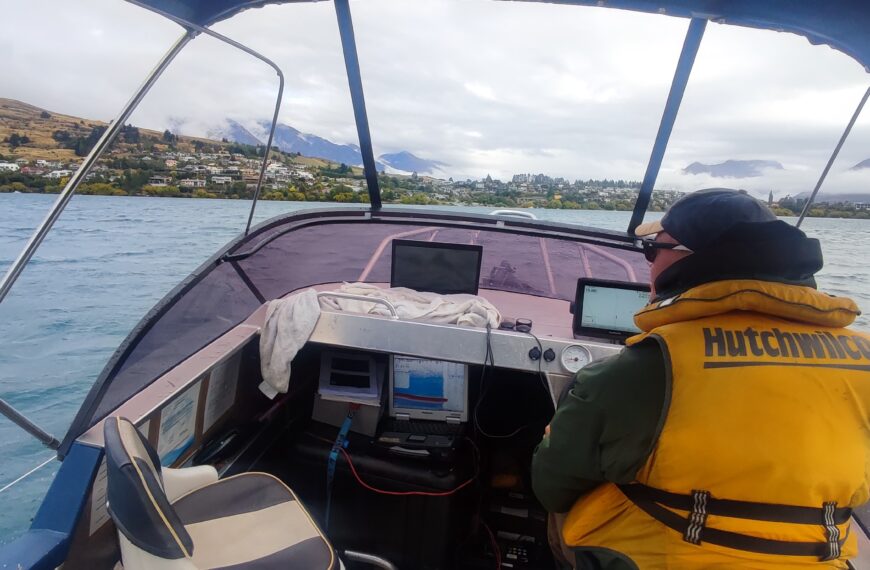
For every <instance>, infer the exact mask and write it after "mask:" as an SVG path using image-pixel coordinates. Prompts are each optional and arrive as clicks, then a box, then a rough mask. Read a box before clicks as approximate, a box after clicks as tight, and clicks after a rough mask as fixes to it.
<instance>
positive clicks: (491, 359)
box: [471, 323, 540, 439]
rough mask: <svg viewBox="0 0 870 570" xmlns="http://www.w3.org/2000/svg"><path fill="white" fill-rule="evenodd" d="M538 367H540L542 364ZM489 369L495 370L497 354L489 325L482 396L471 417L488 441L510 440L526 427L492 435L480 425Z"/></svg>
mask: <svg viewBox="0 0 870 570" xmlns="http://www.w3.org/2000/svg"><path fill="white" fill-rule="evenodd" d="M538 365H539V366H540V363H539V364H538ZM487 367H492V368H495V354H493V351H492V326H491V325H490V324H489V323H487V324H486V355H485V356H484V357H483V368H482V369H481V371H480V383H479V384H480V396H478V398H477V404H475V406H474V412H473V413H472V414H471V415H472V419H474V427H475V429H476V430H477V431H478V433H480V434H481V435H482V436H483V437H486V438H488V439H510V438H512V437H514V436H516V435H517V434H518V433H520V432H521V431H523V430H524V429H525V428H526V426H525V425H521V426H520V427H518V428H517V429H515V430H514V431H512V432H510V433H506V434H491V433H489V432H487V431H486V430H485V429H483V427H482V426H481V425H480V418H479V417H478V412H479V410H480V406H481V404H482V403H483V401H484V400H485V399H486V396H487V394H488V393H489V388H490V386H489V384H486V383H484V380H485V379H486V370H487Z"/></svg>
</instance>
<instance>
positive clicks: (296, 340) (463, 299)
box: [260, 283, 501, 398]
mask: <svg viewBox="0 0 870 570" xmlns="http://www.w3.org/2000/svg"><path fill="white" fill-rule="evenodd" d="M338 291H339V292H341V293H350V294H353V295H362V296H364V297H372V298H378V299H386V300H387V301H389V302H390V303H392V304H393V306H394V307H395V308H396V312H397V313H398V315H399V318H400V319H408V320H420V321H427V322H432V323H441V324H450V325H461V326H468V327H480V328H483V327H485V326H486V324H487V323H489V324H490V326H491V327H492V328H498V324H499V323H500V322H501V315H500V314H499V312H498V309H496V308H495V306H493V304H492V303H490V302H489V301H487V300H486V299H484V298H482V297H478V296H476V295H438V294H436V293H421V292H419V291H414V290H413V289H405V288H403V287H395V288H391V289H381V288H379V287H375V286H374V285H368V284H366V283H345V284H344V285H342V286H341V287H340V288H339V289H338ZM321 307H323V308H324V309H329V310H333V311H346V312H348V313H363V314H372V315H383V316H389V315H390V311H389V309H387V307H385V306H384V305H381V304H378V303H369V302H366V301H358V300H355V299H342V298H339V297H323V298H321V299H320V302H319V303H318V299H317V291H315V290H314V289H308V290H306V291H303V292H302V293H297V294H295V295H291V296H290V297H286V298H284V299H275V300H274V301H270V302H269V306H268V308H267V309H266V323H265V324H264V325H263V330H262V331H261V332H260V370H261V372H262V374H263V382H261V383H260V391H261V392H263V393H264V394H265V395H266V396H268V397H269V398H274V397H275V396H277V395H278V394H279V393H280V394H286V393H287V389H288V388H289V386H290V363H291V362H292V361H293V358H294V357H295V356H296V353H297V352H299V349H301V348H302V347H303V346H304V345H305V343H306V342H308V339H309V338H310V337H311V333H313V332H314V327H315V326H316V325H317V320H318V319H319V318H320V309H321Z"/></svg>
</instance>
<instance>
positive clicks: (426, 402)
mask: <svg viewBox="0 0 870 570" xmlns="http://www.w3.org/2000/svg"><path fill="white" fill-rule="evenodd" d="M391 366H392V370H391V374H390V415H391V416H393V417H397V415H399V414H406V415H407V416H408V417H409V418H410V419H427V420H444V421H446V420H447V419H448V418H454V419H458V420H459V421H466V420H467V419H468V410H467V401H468V367H467V366H466V365H465V364H458V363H455V362H446V361H443V360H426V359H423V358H411V357H407V356H393V357H392V363H391Z"/></svg>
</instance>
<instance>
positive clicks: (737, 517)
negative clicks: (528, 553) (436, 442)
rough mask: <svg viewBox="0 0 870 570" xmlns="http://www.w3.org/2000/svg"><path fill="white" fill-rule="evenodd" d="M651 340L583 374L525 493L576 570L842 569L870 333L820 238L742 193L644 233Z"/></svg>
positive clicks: (863, 434)
mask: <svg viewBox="0 0 870 570" xmlns="http://www.w3.org/2000/svg"><path fill="white" fill-rule="evenodd" d="M636 235H637V236H638V237H639V238H642V239H643V241H642V244H643V248H644V253H645V254H646V256H647V260H648V261H650V263H651V265H650V281H651V291H652V293H651V301H650V304H649V305H647V306H646V307H645V308H643V309H642V310H640V311H639V312H638V313H637V314H636V315H635V323H636V324H637V326H638V327H639V329H640V330H641V331H642V332H641V334H638V335H636V336H634V337H631V338H629V339H628V340H627V342H626V345H627V346H626V348H625V349H624V350H622V351H621V352H620V353H619V354H618V355H616V356H614V357H611V358H609V359H606V360H603V361H601V362H598V363H593V364H590V365H589V366H587V367H586V368H584V369H583V370H581V371H580V372H579V373H578V374H577V376H576V378H575V381H574V383H573V385H572V388H571V390H570V391H569V392H568V393H567V395H566V396H565V397H564V398H563V401H562V402H561V403H560V405H559V407H558V410H557V411H556V413H555V415H554V417H553V419H552V422H551V424H550V426H548V429H547V433H546V434H545V435H544V437H543V440H542V441H541V443H540V444H539V445H538V447H537V449H536V450H535V455H534V459H533V462H532V486H533V489H534V491H535V494H536V495H537V497H538V499H539V500H540V502H541V504H542V505H543V506H544V507H545V508H546V509H547V510H548V511H550V512H552V513H566V514H564V515H562V516H561V519H562V522H561V527H560V529H559V530H560V532H561V539H562V540H563V541H564V545H566V546H567V547H569V548H570V549H571V551H570V554H571V555H573V557H574V559H573V560H572V561H571V562H572V564H574V565H576V566H577V567H580V568H606V569H621V568H643V569H646V568H693V567H695V568H701V567H703V568H711V567H712V568H717V567H718V568H794V567H800V566H802V565H805V566H808V565H813V566H814V565H828V566H831V567H837V568H846V567H847V566H846V560H848V559H849V558H852V557H854V556H855V555H856V535H857V533H858V532H860V529H858V530H854V531H852V532H850V528H849V518H850V514H851V509H853V508H855V507H857V506H859V505H861V504H863V503H865V502H866V501H867V499H868V476H870V475H868V474H870V435H868V434H870V418H868V410H870V335H867V334H864V333H861V332H857V331H854V330H849V329H846V328H845V327H847V326H849V325H850V324H852V322H853V321H854V319H855V318H856V316H858V315H859V314H860V312H859V310H858V308H857V306H856V305H855V303H854V302H852V301H851V300H849V299H846V298H842V297H833V296H830V295H826V294H824V293H822V292H820V291H818V290H816V286H815V280H814V277H813V275H814V274H815V273H816V272H817V271H818V270H820V269H821V267H822V254H821V248H820V245H819V242H818V241H817V240H815V239H810V238H808V237H807V236H806V235H805V234H804V233H803V232H802V231H800V230H799V229H797V228H795V227H793V226H791V225H790V224H788V223H786V222H784V221H781V220H778V219H777V218H776V216H775V215H774V214H773V213H772V212H771V211H770V210H769V209H768V208H767V207H766V206H765V205H763V204H762V203H761V202H759V201H758V200H756V199H754V198H752V197H751V196H749V195H747V194H746V193H744V192H739V191H735V190H727V189H708V190H702V191H699V192H695V193H693V194H689V195H687V196H685V197H683V198H681V199H680V200H679V201H677V202H676V203H675V204H674V205H673V206H672V207H671V208H670V209H669V210H668V212H667V213H666V214H665V216H664V217H663V218H662V219H661V220H660V221H657V222H652V223H647V224H643V225H641V226H639V227H638V228H637V230H636Z"/></svg>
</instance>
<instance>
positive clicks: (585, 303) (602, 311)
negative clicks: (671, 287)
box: [579, 283, 649, 333]
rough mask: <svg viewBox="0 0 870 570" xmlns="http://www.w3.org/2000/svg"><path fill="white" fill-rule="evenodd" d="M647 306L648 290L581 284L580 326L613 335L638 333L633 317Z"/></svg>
mask: <svg viewBox="0 0 870 570" xmlns="http://www.w3.org/2000/svg"><path fill="white" fill-rule="evenodd" d="M648 303H649V290H639V289H638V288H636V287H631V288H629V287H625V288H622V287H618V286H607V285H601V284H591V283H586V284H583V291H582V303H581V306H580V322H579V325H580V327H581V328H582V329H583V330H588V329H597V330H601V331H608V332H610V331H612V332H615V333H620V332H622V333H637V332H640V330H639V329H638V328H637V327H636V326H635V324H634V314H635V313H636V312H638V311H639V310H640V309H642V308H643V307H645V306H646V305H647V304H648Z"/></svg>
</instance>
